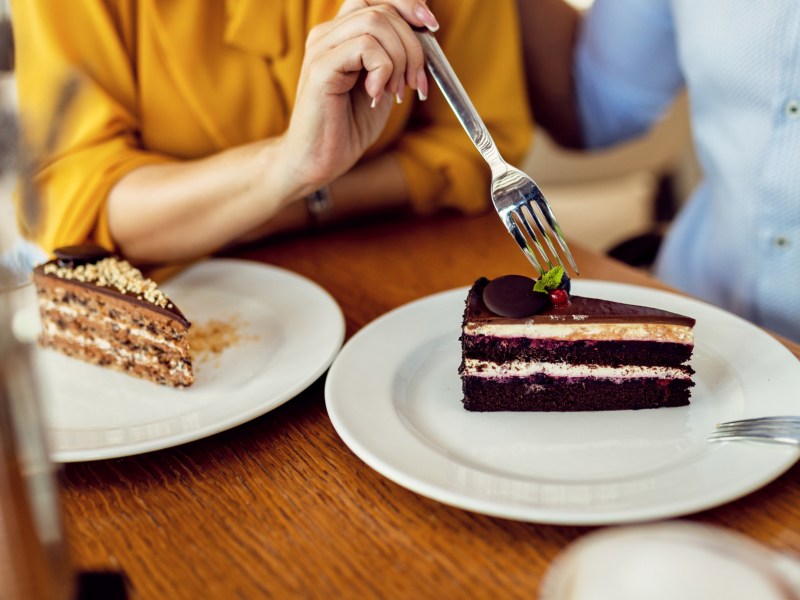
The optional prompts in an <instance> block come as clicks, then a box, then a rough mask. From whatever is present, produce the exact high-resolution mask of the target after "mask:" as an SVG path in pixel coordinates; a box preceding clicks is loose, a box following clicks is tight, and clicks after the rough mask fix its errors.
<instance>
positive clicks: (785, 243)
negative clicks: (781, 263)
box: [772, 235, 791, 248]
mask: <svg viewBox="0 0 800 600" xmlns="http://www.w3.org/2000/svg"><path fill="white" fill-rule="evenodd" d="M772 243H773V244H775V246H777V247H778V248H788V247H789V244H791V241H790V240H789V238H788V237H786V236H785V235H776V236H774V237H773V238H772Z"/></svg>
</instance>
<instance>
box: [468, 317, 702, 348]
mask: <svg viewBox="0 0 800 600" xmlns="http://www.w3.org/2000/svg"><path fill="white" fill-rule="evenodd" d="M464 333H465V334H467V335H485V336H489V337H497V338H529V339H537V340H566V341H577V340H594V341H648V342H652V341H657V342H670V343H675V344H693V343H694V333H693V331H692V328H691V327H686V326H684V325H673V324H669V323H595V322H591V323H582V322H580V321H579V320H578V321H576V322H574V323H565V322H561V323H558V324H542V323H534V322H532V321H523V322H520V323H516V324H496V323H485V322H484V323H467V324H465V325H464Z"/></svg>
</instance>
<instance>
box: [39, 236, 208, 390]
mask: <svg viewBox="0 0 800 600" xmlns="http://www.w3.org/2000/svg"><path fill="white" fill-rule="evenodd" d="M55 255H56V258H55V259H53V260H51V261H49V262H47V263H45V264H43V265H39V266H38V267H36V268H35V269H34V271H33V281H34V284H35V285H36V294H37V297H38V300H39V311H40V313H41V316H42V333H41V336H40V345H42V346H44V347H47V348H53V349H55V350H58V351H60V352H63V353H64V354H67V355H69V356H73V357H75V358H79V359H82V360H85V361H87V362H90V363H92V364H95V365H100V366H102V367H108V368H111V369H116V370H118V371H123V372H125V373H129V374H131V375H136V376H138V377H142V378H144V379H149V380H150V381H153V382H155V383H160V384H163V385H170V386H173V387H184V386H189V385H191V384H192V383H193V382H194V374H193V371H192V361H191V357H190V355H189V345H188V341H187V333H188V330H189V327H190V323H189V321H188V320H187V319H186V317H185V316H184V315H183V313H182V312H181V311H180V310H179V309H178V307H177V306H175V304H174V303H173V302H172V301H171V300H170V299H169V298H167V296H166V295H164V293H163V292H162V291H161V290H160V289H159V288H158V285H157V284H156V283H155V282H154V281H152V280H150V279H147V278H145V277H144V276H143V275H142V273H141V271H139V270H138V269H136V268H134V267H133V266H131V265H130V264H129V263H128V262H127V261H125V260H122V259H120V258H118V257H116V256H112V255H111V254H110V253H109V252H107V251H106V250H105V249H103V248H101V247H99V246H93V245H86V246H70V247H67V248H59V249H58V250H56V252H55Z"/></svg>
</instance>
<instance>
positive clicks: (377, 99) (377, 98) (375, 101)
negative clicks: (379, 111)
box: [369, 94, 383, 108]
mask: <svg viewBox="0 0 800 600" xmlns="http://www.w3.org/2000/svg"><path fill="white" fill-rule="evenodd" d="M382 96H383V94H378V95H377V96H375V97H374V98H373V99H372V104H370V105H369V107H370V108H375V107H376V106H378V104H380V103H381V98H382Z"/></svg>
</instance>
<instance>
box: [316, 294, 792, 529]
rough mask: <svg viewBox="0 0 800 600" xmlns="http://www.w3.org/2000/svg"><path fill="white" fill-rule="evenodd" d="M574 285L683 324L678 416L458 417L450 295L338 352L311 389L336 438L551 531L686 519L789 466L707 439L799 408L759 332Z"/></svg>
mask: <svg viewBox="0 0 800 600" xmlns="http://www.w3.org/2000/svg"><path fill="white" fill-rule="evenodd" d="M573 286H574V290H573V291H574V292H575V293H577V294H580V295H584V296H594V297H598V298H607V299H610V300H617V301H621V302H628V303H633V304H642V305H648V306H654V307H659V308H664V309H667V310H671V311H674V312H679V313H682V314H685V315H689V316H692V317H695V318H696V319H697V326H696V328H695V334H696V344H695V354H694V358H693V360H692V365H693V366H694V368H695V370H696V371H697V374H696V375H695V382H696V387H695V388H693V393H692V402H691V404H690V405H689V406H688V407H681V408H664V409H651V410H639V411H610V412H579V413H513V412H499V413H473V412H468V411H466V410H464V409H463V408H462V404H461V398H462V395H461V382H460V379H459V376H458V373H457V369H458V366H459V363H460V360H461V348H460V343H459V339H458V338H459V335H460V326H461V318H462V313H463V310H464V301H465V299H466V294H467V288H464V289H458V290H453V291H450V292H444V293H441V294H437V295H434V296H430V297H428V298H424V299H422V300H418V301H416V302H413V303H411V304H408V305H406V306H403V307H400V308H398V309H396V310H394V311H392V312H390V313H388V314H386V315H384V316H382V317H381V318H380V319H378V320H376V321H375V322H373V323H371V324H370V325H368V326H367V327H365V328H364V329H362V330H361V331H360V332H358V334H356V335H355V336H354V337H353V338H352V339H351V340H350V341H349V342H348V343H347V344H345V347H344V348H343V349H342V351H341V353H340V354H339V356H338V357H337V359H336V360H335V361H334V364H333V365H332V366H331V369H330V371H329V373H328V378H327V383H326V388H325V396H326V402H327V406H328V413H329V415H330V418H331V421H332V422H333V425H334V427H335V428H336V431H337V432H338V433H339V435H340V436H341V437H342V439H343V440H344V442H345V443H346V444H347V445H348V446H349V447H350V448H351V449H352V450H353V452H355V454H356V455H357V456H359V457H360V458H361V459H362V460H363V461H364V462H366V463H367V464H368V465H369V466H371V467H372V468H373V469H375V470H376V471H378V472H380V473H382V474H383V475H384V476H386V477H388V478H389V479H391V480H393V481H395V482H396V483H398V484H400V485H402V486H404V487H406V488H408V489H410V490H413V491H415V492H417V493H419V494H422V495H424V496H427V497H430V498H433V499H435V500H438V501H440V502H443V503H446V504H450V505H453V506H457V507H461V508H465V509H468V510H472V511H476V512H479V513H484V514H488V515H494V516H499V517H506V518H510V519H518V520H523V521H532V522H540V523H556V524H574V525H590V524H611V523H623V522H633V521H645V520H651V519H658V518H666V517H674V516H678V515H684V514H688V513H691V512H695V511H699V510H702V509H706V508H710V507H713V506H717V505H719V504H722V503H724V502H727V501H730V500H733V499H735V498H738V497H740V496H743V495H745V494H747V493H749V492H752V491H754V490H756V489H757V488H759V487H761V486H763V485H764V484H766V483H767V482H769V481H771V480H773V479H775V478H776V477H777V476H779V475H780V474H781V473H783V472H784V471H786V470H787V469H788V468H789V467H790V466H791V465H792V464H793V463H794V462H795V461H796V460H797V459H798V456H800V450H798V449H796V448H792V447H786V446H775V445H768V444H760V445H759V444H751V443H725V444H719V443H718V444H709V443H708V442H706V439H705V438H706V435H707V434H708V433H709V432H710V431H711V430H712V428H713V427H714V425H715V424H716V423H717V422H719V421H724V420H728V419H734V418H741V417H748V416H758V415H770V414H792V413H796V412H797V406H796V404H797V390H798V389H800V363H799V362H798V361H797V359H796V358H795V357H794V356H793V355H792V354H791V353H790V352H789V351H788V350H786V348H784V347H783V346H782V345H781V344H779V343H778V342H777V341H775V340H774V339H773V338H772V337H770V336H769V335H767V334H766V333H764V332H763V331H761V330H760V329H758V328H757V327H754V326H753V325H751V324H749V323H747V322H746V321H744V320H742V319H740V318H738V317H735V316H733V315H731V314H730V313H727V312H725V311H722V310H720V309H718V308H715V307H713V306H710V305H708V304H705V303H702V302H699V301H696V300H692V299H689V298H684V297H681V296H677V295H674V294H670V293H666V292H662V291H658V290H653V289H647V288H641V287H636V286H631V285H624V284H615V283H609V282H601V281H584V280H580V281H575V282H574V284H573Z"/></svg>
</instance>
